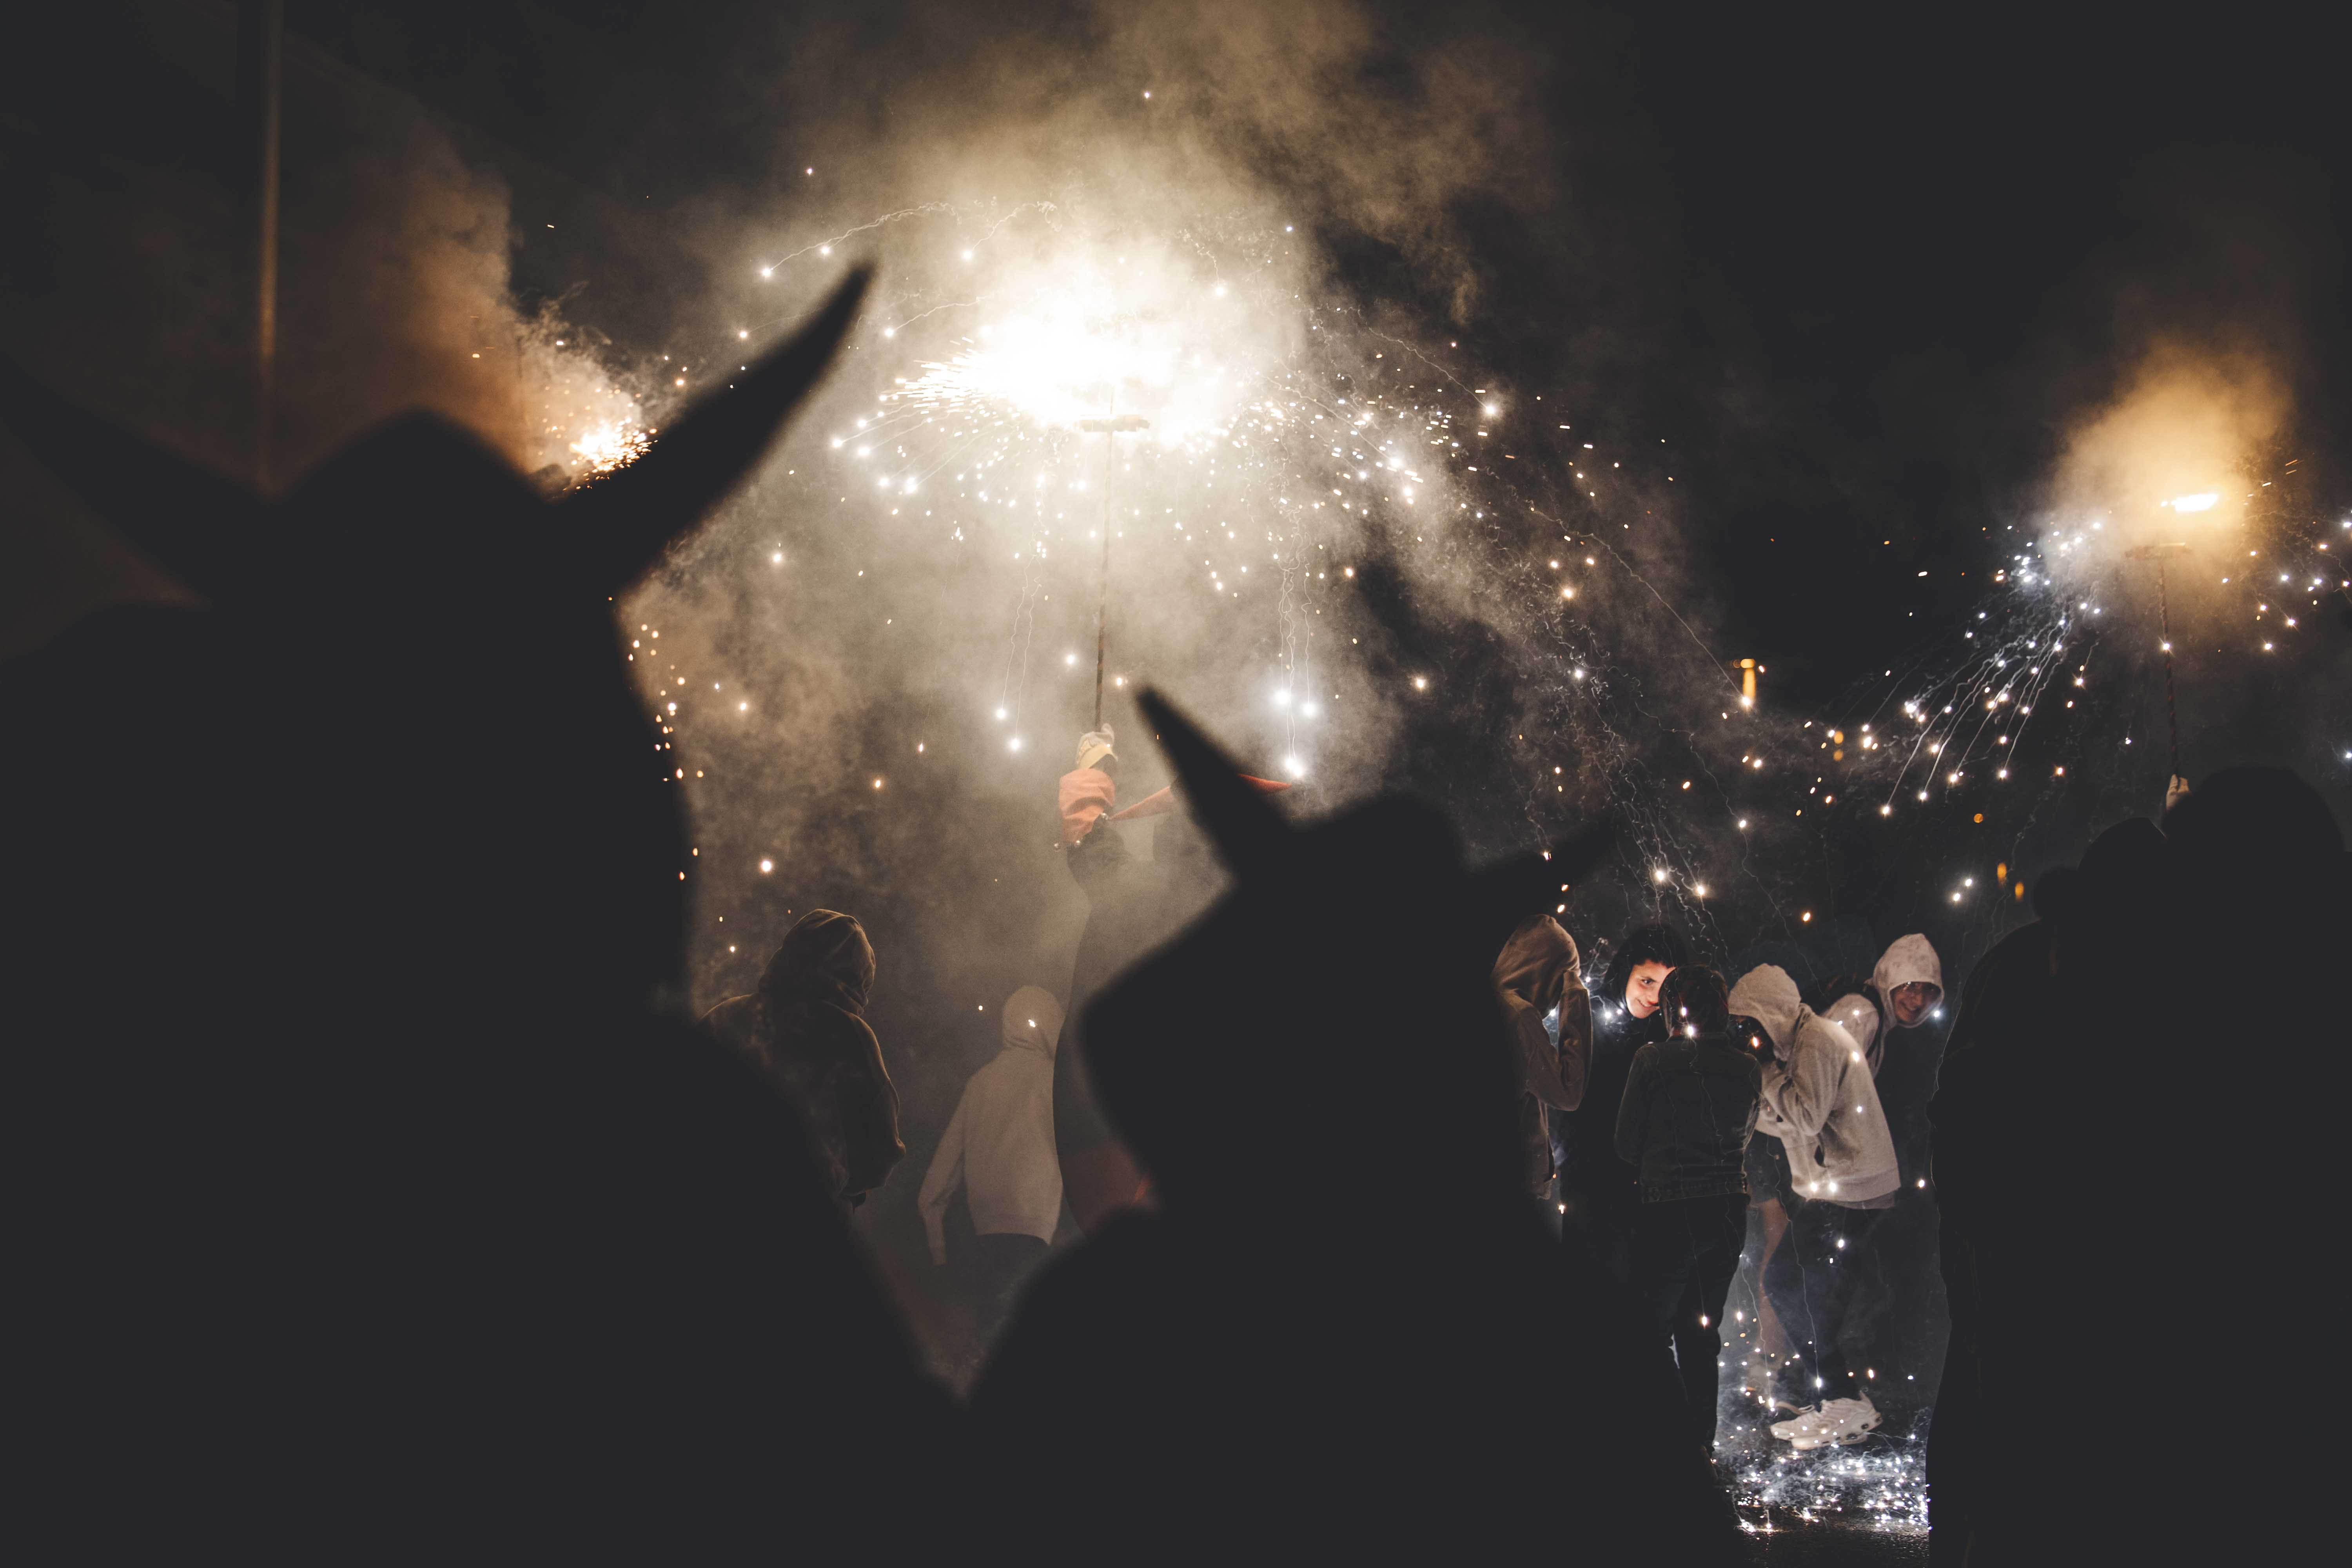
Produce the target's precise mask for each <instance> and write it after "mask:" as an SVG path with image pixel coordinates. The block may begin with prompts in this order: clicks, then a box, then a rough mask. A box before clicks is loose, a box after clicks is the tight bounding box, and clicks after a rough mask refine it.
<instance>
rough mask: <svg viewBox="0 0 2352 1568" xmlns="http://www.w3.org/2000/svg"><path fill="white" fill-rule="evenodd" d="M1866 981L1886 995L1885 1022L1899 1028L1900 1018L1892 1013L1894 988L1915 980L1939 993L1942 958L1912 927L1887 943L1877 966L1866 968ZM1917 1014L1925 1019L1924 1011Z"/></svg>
mask: <svg viewBox="0 0 2352 1568" xmlns="http://www.w3.org/2000/svg"><path fill="white" fill-rule="evenodd" d="M1870 983H1871V984H1873V985H1874V986H1875V987H1877V989H1878V994H1879V995H1880V996H1881V997H1883V998H1886V999H1887V1005H1886V1021H1887V1024H1888V1025H1889V1026H1892V1027H1895V1028H1900V1027H1902V1020H1900V1019H1898V1018H1896V1017H1895V1006H1894V1002H1893V1000H1892V998H1893V997H1894V995H1895V987H1896V986H1898V985H1910V984H1922V985H1932V986H1934V987H1935V988H1936V993H1937V995H1938V996H1941V995H1942V994H1943V991H1944V964H1943V961H1942V960H1941V959H1939V958H1937V956H1936V950H1935V948H1933V947H1932V946H1930V945H1929V944H1928V942H1927V938H1926V937H1924V936H1922V935H1920V934H1919V933H1918V932H1917V931H1913V932H1912V933H1911V934H1910V935H1909V936H1898V937H1896V938H1895V940H1894V941H1893V942H1890V943H1889V944H1888V945H1887V949H1886V952H1885V953H1884V954H1882V955H1881V956H1880V958H1879V960H1878V967H1877V968H1875V969H1874V970H1872V971H1871V972H1870ZM1920 1018H1921V1021H1922V1022H1925V1021H1926V1018H1927V1015H1926V1014H1924V1013H1923V1014H1921V1015H1920Z"/></svg>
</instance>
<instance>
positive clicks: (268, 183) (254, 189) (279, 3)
mask: <svg viewBox="0 0 2352 1568" xmlns="http://www.w3.org/2000/svg"><path fill="white" fill-rule="evenodd" d="M285 32H286V0H240V3H239V4H238V5H237V8H236V110H237V124H238V130H239V132H240V136H239V148H240V154H239V155H240V159H241V163H240V166H239V168H238V170H237V174H238V189H239V192H240V195H241V201H240V204H239V205H240V216H242V217H243V219H244V220H245V232H246V239H247V246H248V247H249V249H248V252H247V263H248V268H249V270H248V272H247V278H248V279H249V281H250V283H251V285H252V289H253V292H252V294H251V295H250V296H249V299H250V300H251V303H252V308H253V319H252V320H253V339H252V346H253V472H254V480H255V482H256V483H257V484H258V485H261V486H264V487H266V486H268V483H269V470H270V449H269V448H270V417H269V409H270V402H271V395H272V390H273V386H274V384H275V382H276V379H277V366H278V129H279V122H280V120H281V105H282V103H283V92H282V88H283V83H284V67H283V58H284V55H283V47H282V45H283V41H284V37H285Z"/></svg>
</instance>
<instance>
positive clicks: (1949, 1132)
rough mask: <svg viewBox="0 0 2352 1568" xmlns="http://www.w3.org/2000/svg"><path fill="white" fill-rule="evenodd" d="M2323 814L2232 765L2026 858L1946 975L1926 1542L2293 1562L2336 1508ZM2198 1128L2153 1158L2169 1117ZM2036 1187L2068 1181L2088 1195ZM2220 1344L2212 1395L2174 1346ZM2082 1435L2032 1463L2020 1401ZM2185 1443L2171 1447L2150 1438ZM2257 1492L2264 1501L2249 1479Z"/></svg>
mask: <svg viewBox="0 0 2352 1568" xmlns="http://www.w3.org/2000/svg"><path fill="white" fill-rule="evenodd" d="M2034 910H2035V913H2036V914H2037V916H2039V918H2038V919H2037V920H2036V921H2034V922H2033V923H2032V925H2029V926H2027V927H2026V928H2024V929H2023V930H2021V931H2017V932H2014V933H2012V934H2011V936H2009V937H2008V938H2006V939H2004V940H2003V941H2002V942H2000V945H1998V946H1997V947H1995V948H1994V949H1993V951H1992V952H1990V953H1988V954H1987V955H1986V956H1985V958H1984V960H1983V961H1982V962H1981V963H1979V964H1978V966H1977V968H1976V971H1975V973H1972V974H1970V975H1969V980H1968V984H1967V985H1966V986H1965V987H1964V989H1963V992H1962V995H1961V1001H1960V1010H1959V1016H1958V1019H1957V1020H1956V1021H1955V1023H1954V1026H1953V1032H1952V1038H1951V1043H1950V1046H1949V1047H1948V1049H1947V1051H1946V1053H1945V1060H1944V1068H1943V1075H1942V1080H1941V1085H1940V1088H1939V1089H1938V1091H1937V1098H1936V1100H1935V1103H1934V1106H1933V1108H1932V1121H1933V1127H1934V1132H1933V1155H1932V1158H1933V1162H1934V1169H1935V1183H1936V1188H1937V1194H1938V1197H1939V1200H1940V1205H1941V1209H1942V1214H1943V1234H1942V1248H1943V1264H1944V1277H1945V1284H1946V1288H1947V1290H1948V1294H1949V1298H1950V1301H1951V1310H1952V1338H1951V1344H1950V1349H1949V1352H1948V1357H1947V1361H1946V1366H1945V1373H1944V1380H1943V1386H1942V1389H1941V1391H1940V1393H1939V1396H1938V1402H1937V1409H1936V1414H1935V1426H1934V1429H1933V1433H1932V1436H1931V1439H1930V1444H1929V1449H1928V1480H1929V1485H1930V1489H1931V1491H1930V1500H1931V1505H1932V1511H1931V1520H1932V1523H1933V1526H1934V1534H1933V1542H1932V1543H1933V1549H1934V1552H1935V1555H1936V1558H1937V1561H1939V1562H1947V1563H1963V1562H1969V1563H1983V1562H2000V1563H2062V1562H2081V1561H2084V1560H2087V1559H2088V1558H2089V1557H2091V1556H2092V1555H2094V1554H2095V1555H2098V1556H2101V1557H2104V1558H2106V1559H2109V1560H2113V1561H2144V1562H2155V1561H2196V1560H2206V1559H2212V1560H2220V1559H2221V1558H2223V1557H2225V1556H2226V1557H2229V1558H2232V1559H2235V1558H2244V1559H2246V1560H2249V1561H2254V1560H2273V1559H2277V1560H2286V1559H2289V1558H2292V1557H2294V1556H2300V1555H2307V1554H2308V1550H2309V1543H2310V1542H2312V1541H2314V1540H2317V1539H2321V1535H2320V1531H2323V1530H2325V1529H2326V1528H2327V1527H2328V1516H2329V1514H2330V1513H2331V1511H2332V1507H2333V1504H2332V1494H2331V1493H2329V1492H2328V1490H2327V1489H2326V1487H2325V1485H2324V1484H2323V1481H2322V1478H2321V1477H2320V1476H2319V1474H2318V1466H2319V1465H2320V1464H2321V1463H2322V1462H2323V1461H2322V1459H2321V1458H2320V1457H2321V1456H2322V1455H2323V1454H2325V1453H2327V1452H2330V1451H2332V1450H2331V1447H2330V1444H2329V1441H2328V1438H2329V1428H2330V1427H2331V1426H2332V1425H2333V1422H2334V1410H2333V1404H2332V1401H2330V1400H2329V1399H2327V1398H2326V1396H2325V1395H2324V1394H2323V1393H2322V1391H2321V1388H2320V1387H2319V1385H2317V1384H2315V1383H2314V1382H2312V1381H2311V1380H2310V1378H2309V1377H2308V1374H2307V1373H2305V1371H2304V1369H2302V1368H2300V1367H2299V1366H2298V1365H2297V1364H2296V1363H2295V1361H2294V1356H2293V1355H2292V1354H2291V1353H2284V1352H2282V1353H2278V1354H2273V1353H2270V1351H2269V1347H2270V1346H2271V1345H2272V1344H2273V1343H2275V1342H2277V1341H2278V1340H2279V1338H2280V1336H2282V1335H2293V1334H2294V1333H2295V1332H2296V1330H2295V1327H2294V1325H2295V1324H2296V1323H2297V1322H2298V1321H2299V1320H2301V1319H2302V1318H2304V1317H2305V1315H2306V1314H2319V1313H2324V1312H2325V1311H2326V1307H2325V1305H2324V1304H2323V1302H2324V1300H2325V1291H2324V1289H2320V1288H2319V1287H2318V1286H2317V1277H2316V1276H2315V1274H2314V1273H2313V1272H2312V1269H2313V1268H2314V1263H2313V1248H2314V1247H2315V1237H2322V1236H2326V1235H2330V1234H2332V1233H2333V1230H2334V1228H2335V1227H2336V1205H2335V1186H2336V1183H2335V1180H2334V1177H2335V1170H2334V1164H2335V1160H2334V1154H2333V1151H2334V1150H2335V1148H2336V1146H2337V1145H2338V1144H2339V1142H2340V1130H2338V1129H2337V1128H2336V1126H2335V1122H2336V1120H2337V1118H2338V1111H2337V1108H2338V1107H2340V1106H2341V1104H2342V1103H2343V1091H2344V1087H2345V1086H2344V1072H2345V1068H2344V1058H2345V1051H2344V1047H2345V1046H2346V1045H2347V1043H2348V1042H2347V1030H2346V1026H2345V1024H2344V1020H2343V1011H2342V1003H2341V987H2340V986H2336V985H2333V984H2327V983H2326V982H2325V981H2324V980H2320V979H2318V978H2317V977H2319V976H2321V975H2324V974H2326V973H2330V972H2331V970H2332V969H2335V968H2340V967H2341V965H2342V963H2343V954H2344V952H2345V951H2346V943H2347V939H2348V938H2352V931H2347V910H2352V887H2347V879H2346V872H2345V856H2344V849H2343V837H2342V834H2341V831H2340V830H2339V829H2338V828H2337V826H2336V823H2335V822H2334V820H2333V819H2332V818H2331V817H2330V816H2329V815H2328V812H2327V808H2326V804H2325V803H2324V802H2323V801H2321V800H2320V798H2319V797H2318V795H2316V794H2315V792H2313V791H2312V790H2311V788H2310V787H2309V786H2308V785H2306V784H2304V783H2303V782H2302V781H2300V780H2299V779H2297V778H2295V777H2294V775H2293V774H2292V773H2287V772H2285V771H2284V770H2280V769H2272V768H2252V767H2241V768H2231V769H2227V770H2224V771H2223V772H2221V773H2217V774H2215V775H2213V776H2212V777H2211V778H2210V779H2209V780H2207V781H2206V782H2205V783H2204V784H2202V785H2201V786H2200V787H2199V788H2198V789H2197V790H2196V791H2195V792H2194V793H2193V794H2190V795H2188V796H2186V797H2185V798H2182V799H2179V800H2178V801H2177V802H2176V804H2175V805H2173V807H2172V809H2171V810H2170V811H2168V814H2167V816H2166V818H2165V823H2164V826H2163V828H2162V829H2161V830H2159V829H2158V828H2157V827H2156V826H2153V825H2152V824H2150V823H2147V822H2146V821H2141V820H2134V821H2129V822H2125V823H2122V824H2120V825H2118V826H2115V827H2112V828H2109V829H2108V830H2107V831H2106V832H2105V833H2103V834H2101V835H2100V836H2099V837H2098V839H2097V840H2096V841H2095V843H2093V844H2092V846H2091V847H2090V848H2089V850H2088V851H2087V852H2086V853H2085V854H2084V857H2083V860H2082V864H2081V865H2080V867H2079V868H2059V869H2057V870H2053V871H2051V872H2049V873H2047V874H2046V875H2044V876H2043V877H2042V879H2040V880H2039V881H2038V883H2037V884H2036V886H2035V888H2034ZM2183 1118H2186V1119H2187V1125H2189V1126H2190V1127H2193V1128H2198V1129H2210V1130H2211V1131H2212V1132H2213V1134H2214V1137H2215V1139H2216V1145H2215V1147H2214V1149H2213V1152H2212V1156H2211V1158H2210V1161H2209V1162H2206V1163H2202V1164H2201V1165H2200V1167H2199V1169H2198V1170H2197V1171H2196V1173H2195V1177H2194V1179H2192V1180H2187V1181H2182V1180H2175V1179H2170V1176H2169V1173H2170V1171H2171V1169H2172V1164H2171V1156H2170V1155H2169V1154H2168V1153H2166V1152H2165V1151H2167V1150H2168V1149H2169V1148H2170V1147H2171V1146H2172V1142H2173V1140H2174V1139H2176V1138H2177V1136H2178V1133H2179V1129H2180V1127H2181V1126H2182V1125H2183V1121H2182V1119H2183ZM2053 1194H2082V1195H2083V1197H2084V1202H2083V1203H2081V1204H2077V1203H2074V1202H2068V1203H2063V1204H2060V1203H2054V1202H2053V1201H2052V1200H2053ZM2207 1359H2219V1360H2221V1361H2223V1362H2226V1363H2228V1364H2229V1365H2230V1366H2231V1371H2232V1373H2233V1384H2234V1386H2233V1389H2232V1391H2231V1394H2230V1396H2229V1397H2227V1398H2216V1399H2206V1398H2204V1397H2202V1396H2201V1394H2200V1395H2189V1396H2186V1397H2184V1395H2183V1394H2182V1392H2181V1390H2180V1387H2179V1384H2178V1383H2177V1382H2176V1380H2175V1379H2174V1378H2173V1377H2172V1376H2171V1375H2170V1373H2171V1371H2172V1369H2174V1368H2176V1367H2179V1366H2181V1365H2184V1364H2189V1365H2193V1364H2197V1363H2199V1362H2200V1360H2207ZM2053 1397H2055V1398H2063V1401H2064V1402H2065V1406H2066V1408H2068V1409H2070V1410H2073V1411H2077V1412H2080V1413H2081V1414H2082V1415H2083V1416H2084V1418H2085V1419H2086V1420H2089V1421H2093V1422H2095V1424H2096V1429H2097V1430H2098V1432H2099V1433H2100V1434H2101V1435H2102V1436H2100V1437H2099V1438H2098V1439H2097V1440H2095V1441H2093V1442H2090V1443H2086V1444H2084V1445H2081V1446H2080V1447H2078V1448H2077V1450H2076V1451H2075V1452H2074V1454H2073V1455H2072V1456H2071V1457H2070V1463H2069V1466H2068V1469H2067V1474H2066V1479H2065V1484H2064V1485H2063V1486H2057V1487H2053V1485H2052V1484H2051V1478H2050V1475H2049V1471H2048V1468H2047V1465H2046V1456H2044V1455H2042V1454H2040V1453H2038V1452H2037V1447H2036V1445H2034V1444H2033V1443H2032V1442H2031V1441H2030V1440H2026V1439H2024V1438H2023V1437H2022V1436H2021V1430H2020V1427H2019V1424H2018V1421H2017V1418H2016V1417H2017V1413H2018V1412H2019V1411H2021V1410H2029V1409H2033V1408H2037V1407H2040V1408H2048V1407H2049V1406H2050V1403H2051V1401H2052V1400H2053ZM2176 1440H2177V1441H2179V1442H2181V1443H2184V1444H2187V1445H2189V1450H2188V1451H2189V1453H2191V1454H2193V1456H2194V1458H2193V1459H2192V1460H2188V1461H2184V1462H2183V1463H2179V1464H2168V1463H2166V1462H2164V1461H2163V1459H2162V1458H2160V1457H2158V1456H2152V1455H2151V1453H2150V1451H2149V1448H2150V1446H2151V1445H2162V1444H2166V1443H2169V1442H2173V1441H2176ZM2256 1498H2259V1499H2260V1502H2259V1503H2258V1504H2256V1503H2254V1502H2252V1500H2253V1499H2256Z"/></svg>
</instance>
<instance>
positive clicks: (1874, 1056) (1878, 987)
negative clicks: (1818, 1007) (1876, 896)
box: [1822, 931, 1944, 1078]
mask: <svg viewBox="0 0 2352 1568" xmlns="http://www.w3.org/2000/svg"><path fill="white" fill-rule="evenodd" d="M1914 982H1922V983H1925V984H1929V985H1932V986H1934V987H1935V988H1936V990H1937V992H1938V993H1939V994H1940V993H1941V992H1942V991H1943V989H1944V965H1943V963H1942V962H1941V961H1940V960H1938V959H1937V957H1936V950H1935V948H1933V947H1932V946H1930V945H1929V944H1928V942H1927V938H1926V937H1924V936H1921V935H1920V934H1919V933H1918V932H1916V931H1914V932H1912V933H1911V934H1910V935H1909V936H1898V937H1896V938H1895V941H1894V942H1892V943H1891V944H1889V945H1888V947H1887V949H1886V952H1885V954H1883V955H1882V956H1881V957H1880V958H1879V961H1878V967H1877V968H1876V969H1874V970H1872V971H1871V973H1870V987H1871V989H1872V990H1873V991H1875V992H1876V993H1877V994H1878V1000H1877V1001H1876V1002H1873V1001H1872V1000H1871V999H1870V997H1869V996H1867V995H1865V994H1863V993H1861V992H1855V993H1854V994H1852V995H1849V996H1841V997H1839V998H1838V999H1837V1000H1836V1001H1834V1002H1832V1003H1831V1004H1830V1005H1829V1009H1828V1011H1826V1012H1824V1013H1823V1014H1822V1017H1824V1018H1827V1019H1828V1020H1829V1021H1830V1022H1831V1023H1832V1024H1835V1025H1836V1026H1838V1027H1839V1028H1841V1029H1843V1030H1844V1031H1845V1032H1846V1033H1847V1034H1849V1035H1851V1036H1853V1043H1854V1044H1855V1045H1857V1046H1860V1047H1862V1054H1863V1055H1864V1056H1865V1057H1867V1058H1869V1059H1870V1074H1871V1077H1873V1078H1876V1077H1877V1076H1878V1070H1879V1068H1882V1067H1884V1066H1885V1065H1886V1037H1887V1034H1888V1032H1889V1031H1890V1030H1893V1029H1895V1028H1899V1027H1901V1026H1900V1025H1898V1024H1896V1023H1895V1015H1894V1004H1893V1003H1891V1002H1889V1001H1888V1000H1887V998H1889V997H1891V996H1893V995H1894V994H1895V987H1896V986H1898V985H1909V984H1913V983H1914Z"/></svg>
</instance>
